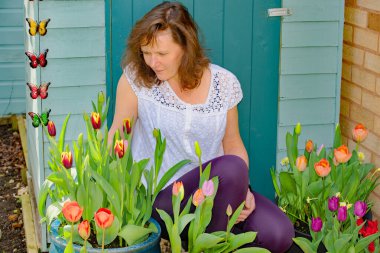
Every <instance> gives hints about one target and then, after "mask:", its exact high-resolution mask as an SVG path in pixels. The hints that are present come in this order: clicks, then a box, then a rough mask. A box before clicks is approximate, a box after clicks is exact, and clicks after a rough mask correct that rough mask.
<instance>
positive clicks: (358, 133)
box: [352, 124, 368, 143]
mask: <svg viewBox="0 0 380 253" xmlns="http://www.w3.org/2000/svg"><path fill="white" fill-rule="evenodd" d="M367 135H368V130H367V129H366V128H365V126H364V125H362V124H357V125H356V126H355V128H354V129H353V130H352V136H353V139H354V141H356V142H358V143H360V142H363V141H364V140H365V138H367Z"/></svg>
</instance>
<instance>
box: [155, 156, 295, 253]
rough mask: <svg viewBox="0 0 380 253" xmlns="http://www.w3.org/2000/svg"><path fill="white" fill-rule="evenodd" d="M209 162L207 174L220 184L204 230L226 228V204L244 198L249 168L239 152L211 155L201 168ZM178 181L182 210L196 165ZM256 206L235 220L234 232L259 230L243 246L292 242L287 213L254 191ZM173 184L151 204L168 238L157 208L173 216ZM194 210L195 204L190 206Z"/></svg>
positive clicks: (279, 246) (278, 247)
mask: <svg viewBox="0 0 380 253" xmlns="http://www.w3.org/2000/svg"><path fill="white" fill-rule="evenodd" d="M210 162H211V174H210V178H212V177H214V176H218V177H219V187H218V191H217V193H216V196H215V201H214V207H213V210H212V219H211V222H210V224H209V225H208V227H207V232H213V231H221V230H226V227H227V222H228V220H227V215H226V209H227V206H228V204H230V205H231V206H232V209H233V210H236V208H237V207H238V206H239V205H240V204H241V203H242V202H243V201H245V197H246V195H247V191H248V180H249V178H248V168H247V165H246V164H245V162H244V161H243V160H242V159H241V158H240V157H238V156H234V155H224V156H221V157H217V158H215V159H212V160H211V161H208V162H206V163H205V164H204V165H203V168H205V167H206V166H207V164H208V163H210ZM177 181H182V183H183V185H184V188H185V197H184V199H183V201H182V203H181V210H182V208H184V206H185V204H186V203H187V200H188V199H189V197H190V196H191V195H193V194H194V193H195V191H196V190H197V189H198V185H199V167H196V168H194V169H193V170H191V171H189V172H188V173H186V174H185V175H183V176H182V177H180V178H179V179H178V180H177ZM253 194H254V196H255V202H256V209H255V210H254V211H253V212H252V213H251V214H250V215H249V216H248V218H247V219H246V220H245V221H243V222H240V223H238V224H236V225H235V226H234V228H233V231H232V232H233V233H235V234H236V233H241V232H247V231H255V232H258V233H257V236H256V239H255V241H254V242H253V243H251V244H249V245H245V246H256V247H262V248H266V249H268V250H270V251H271V252H274V253H277V252H278V253H281V252H285V251H286V250H287V249H289V248H290V246H291V245H292V238H293V237H294V229H293V225H292V223H291V222H290V220H289V219H288V217H287V216H286V215H285V214H284V213H283V212H282V211H281V210H280V209H279V208H278V207H277V206H276V205H275V204H274V203H272V202H271V201H270V200H269V199H267V198H265V197H264V196H262V195H260V194H258V193H256V192H254V193H253ZM171 195H172V185H170V186H168V187H166V188H165V189H163V190H162V191H161V192H160V193H159V194H158V196H157V198H156V201H155V202H154V205H153V214H152V215H153V218H155V219H156V220H157V221H158V222H159V223H160V225H161V228H162V232H163V233H162V236H163V237H164V238H168V235H167V232H166V229H165V223H164V222H163V221H162V220H161V218H160V216H159V215H158V213H157V211H156V208H159V209H163V210H165V211H166V212H167V213H168V214H170V215H171V216H172V214H173V209H172V197H171ZM192 211H194V206H192ZM182 237H183V238H184V240H186V238H187V229H185V230H184V232H183V233H182Z"/></svg>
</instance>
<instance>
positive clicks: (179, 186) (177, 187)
mask: <svg viewBox="0 0 380 253" xmlns="http://www.w3.org/2000/svg"><path fill="white" fill-rule="evenodd" d="M172 193H173V195H174V196H178V195H179V196H180V199H181V200H183V197H184V195H185V189H184V188H183V183H182V182H174V184H173V188H172Z"/></svg>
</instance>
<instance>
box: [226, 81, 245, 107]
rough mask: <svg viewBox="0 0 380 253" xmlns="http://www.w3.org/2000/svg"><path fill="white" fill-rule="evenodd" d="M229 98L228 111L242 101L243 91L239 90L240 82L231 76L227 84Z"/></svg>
mask: <svg viewBox="0 0 380 253" xmlns="http://www.w3.org/2000/svg"><path fill="white" fill-rule="evenodd" d="M228 86H229V90H230V93H229V98H228V100H229V101H228V109H231V108H233V107H234V106H236V105H237V104H238V103H239V102H240V101H241V100H242V99H243V91H242V90H241V86H240V82H239V80H238V79H237V78H236V76H235V75H233V74H231V78H230V83H229V85H228Z"/></svg>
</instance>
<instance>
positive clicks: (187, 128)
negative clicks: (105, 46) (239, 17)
mask: <svg viewBox="0 0 380 253" xmlns="http://www.w3.org/2000/svg"><path fill="white" fill-rule="evenodd" d="M210 71H211V84H210V90H209V93H208V97H207V100H206V102H205V103H204V104H194V105H193V104H188V103H186V102H184V101H182V100H181V99H180V98H178V97H177V95H176V94H175V93H174V91H173V90H172V89H171V87H170V85H169V83H168V82H166V81H165V82H163V83H162V84H161V85H155V86H153V87H152V88H150V89H149V88H145V87H138V86H136V84H135V81H134V75H133V73H131V71H129V69H128V68H126V69H125V71H124V73H125V75H126V77H127V79H128V82H129V83H130V84H131V87H132V89H133V91H134V92H135V93H136V96H137V98H138V118H137V120H136V122H135V126H134V133H133V134H134V135H133V139H132V153H133V157H134V159H135V160H136V161H139V160H141V159H144V158H150V159H151V161H150V162H153V160H154V149H155V139H154V137H153V135H152V132H153V129H154V128H159V129H160V130H161V134H162V136H163V137H164V138H166V151H165V154H164V159H163V163H162V167H161V170H160V173H159V179H160V178H161V177H162V176H163V175H164V173H165V172H166V171H167V170H168V169H170V168H171V167H172V166H173V165H174V164H176V163H178V162H179V161H181V160H183V159H190V160H191V161H192V162H191V163H190V164H187V165H185V166H184V167H183V168H182V169H180V170H179V171H178V172H177V174H176V175H175V176H174V177H173V178H172V179H171V180H170V181H169V182H168V184H167V185H169V184H171V183H172V182H174V181H175V180H176V179H178V178H179V177H181V176H182V175H183V174H185V173H187V172H188V171H190V170H191V169H193V168H194V167H196V166H197V165H198V159H197V156H196V155H195V151H194V142H195V141H198V142H199V145H200V147H201V149H202V161H203V162H206V161H208V160H211V159H213V158H215V157H218V156H221V155H223V153H224V152H223V146H222V140H223V137H224V133H225V129H226V119H227V111H228V110H229V109H231V108H232V107H234V106H235V105H237V104H238V103H239V102H240V101H241V99H242V98H243V93H242V90H241V87H240V83H239V81H238V80H237V78H236V77H235V76H234V75H233V74H232V73H231V72H229V71H228V70H226V69H224V68H222V67H220V66H217V65H214V64H210ZM151 164H152V163H150V164H149V168H150V166H151ZM144 184H145V182H144Z"/></svg>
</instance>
